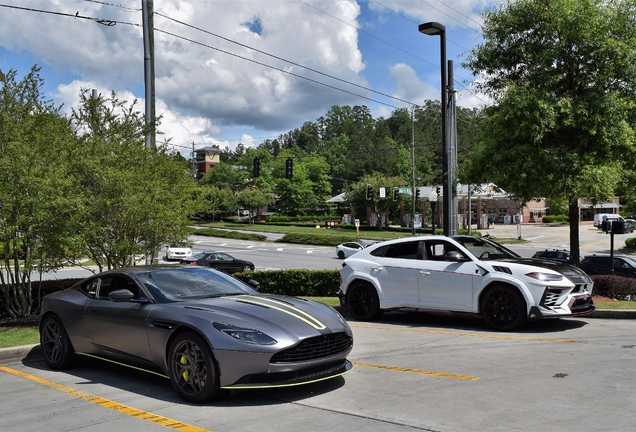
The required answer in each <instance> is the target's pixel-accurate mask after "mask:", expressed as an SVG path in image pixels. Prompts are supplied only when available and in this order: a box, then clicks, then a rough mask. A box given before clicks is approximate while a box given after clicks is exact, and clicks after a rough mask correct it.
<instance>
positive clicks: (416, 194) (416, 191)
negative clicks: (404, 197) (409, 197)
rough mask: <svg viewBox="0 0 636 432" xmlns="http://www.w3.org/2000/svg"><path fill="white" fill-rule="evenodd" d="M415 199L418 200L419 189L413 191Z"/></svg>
mask: <svg viewBox="0 0 636 432" xmlns="http://www.w3.org/2000/svg"><path fill="white" fill-rule="evenodd" d="M415 199H416V200H418V199H420V188H417V189H415Z"/></svg>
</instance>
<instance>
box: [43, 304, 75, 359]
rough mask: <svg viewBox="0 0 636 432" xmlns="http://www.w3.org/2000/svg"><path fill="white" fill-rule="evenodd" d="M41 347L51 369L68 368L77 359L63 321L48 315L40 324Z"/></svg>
mask: <svg viewBox="0 0 636 432" xmlns="http://www.w3.org/2000/svg"><path fill="white" fill-rule="evenodd" d="M40 348H41V349H42V356H43V357H44V362H45V363H46V364H47V365H48V366H49V367H50V368H51V369H57V370H60V369H66V368H68V367H69V366H71V365H72V363H73V361H74V360H75V352H74V351H73V346H72V345H71V341H70V340H69V338H68V335H67V334H66V329H65V328H64V325H63V324H62V321H60V319H59V318H58V317H57V316H55V315H47V316H46V317H45V318H44V319H43V320H42V324H41V325H40Z"/></svg>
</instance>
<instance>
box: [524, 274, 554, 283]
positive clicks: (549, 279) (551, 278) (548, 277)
mask: <svg viewBox="0 0 636 432" xmlns="http://www.w3.org/2000/svg"><path fill="white" fill-rule="evenodd" d="M526 276H528V277H531V278H532V279H537V280H540V281H543V282H554V281H560V280H563V276H562V275H560V274H553V273H542V272H531V273H526Z"/></svg>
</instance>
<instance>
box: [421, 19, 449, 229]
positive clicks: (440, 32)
mask: <svg viewBox="0 0 636 432" xmlns="http://www.w3.org/2000/svg"><path fill="white" fill-rule="evenodd" d="M418 30H419V31H420V33H423V34H425V35H429V36H439V37H440V39H439V40H440V67H441V69H442V74H441V78H442V79H441V83H442V178H443V180H442V195H443V196H444V209H443V212H442V223H443V225H444V226H443V228H444V235H446V236H447V235H449V234H450V232H451V231H450V228H451V220H452V219H451V218H452V213H453V196H452V192H451V186H452V180H451V179H450V178H449V176H450V174H451V170H450V169H449V162H450V161H449V157H448V134H447V130H448V112H447V111H448V109H447V88H446V87H447V83H446V27H444V26H443V25H442V24H440V23H438V22H428V23H424V24H420V25H419V27H418Z"/></svg>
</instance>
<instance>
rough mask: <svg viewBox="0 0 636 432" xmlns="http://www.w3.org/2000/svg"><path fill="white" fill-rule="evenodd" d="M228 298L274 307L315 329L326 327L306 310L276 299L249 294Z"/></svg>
mask: <svg viewBox="0 0 636 432" xmlns="http://www.w3.org/2000/svg"><path fill="white" fill-rule="evenodd" d="M228 298H229V299H231V300H234V301H238V302H243V303H248V304H253V305H256V306H265V307H268V308H272V309H276V310H277V311H280V312H283V313H286V314H289V315H291V316H293V317H294V318H298V319H299V320H301V321H303V322H305V323H307V324H308V325H310V326H311V327H313V328H315V329H316V330H324V329H326V328H327V326H326V325H324V324H323V323H321V322H320V321H318V319H317V318H315V317H313V316H311V315H309V314H308V313H307V312H305V311H303V310H300V309H298V308H297V307H294V306H291V305H289V304H287V303H284V302H281V301H278V300H274V299H269V298H262V297H255V296H249V295H244V296H237V297H228ZM277 305H280V306H282V307H279V306H277Z"/></svg>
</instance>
